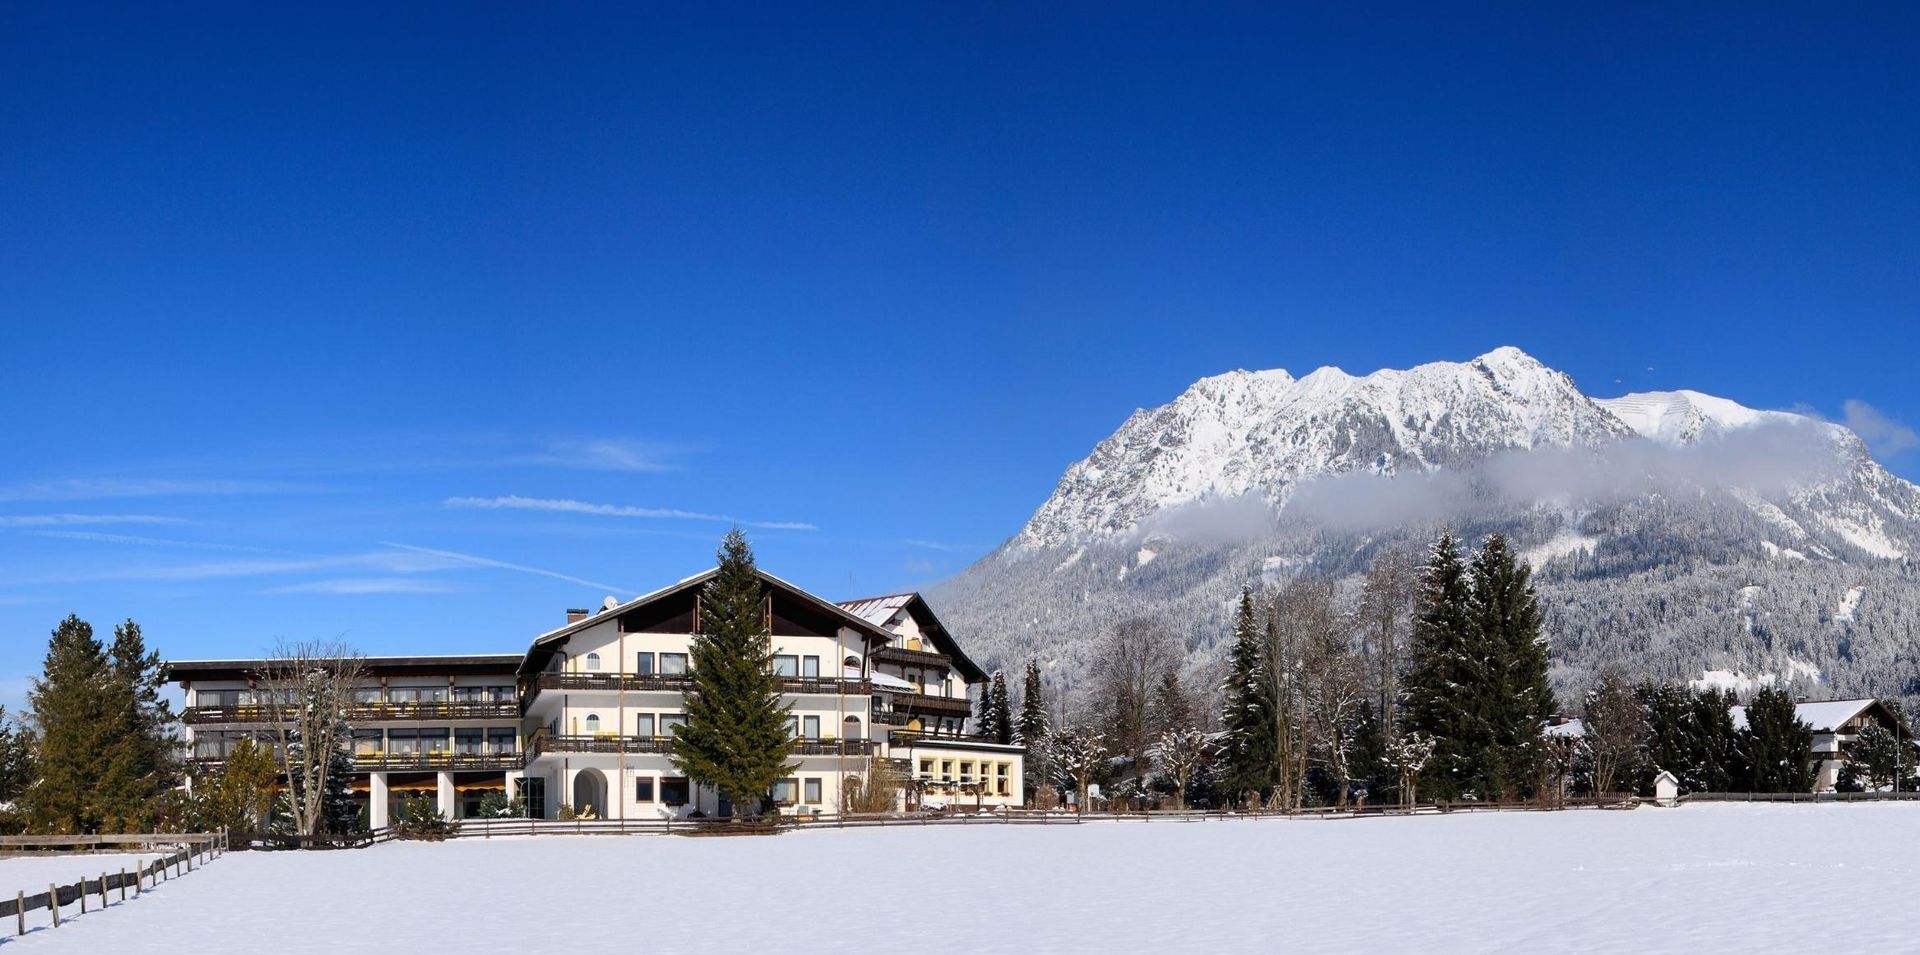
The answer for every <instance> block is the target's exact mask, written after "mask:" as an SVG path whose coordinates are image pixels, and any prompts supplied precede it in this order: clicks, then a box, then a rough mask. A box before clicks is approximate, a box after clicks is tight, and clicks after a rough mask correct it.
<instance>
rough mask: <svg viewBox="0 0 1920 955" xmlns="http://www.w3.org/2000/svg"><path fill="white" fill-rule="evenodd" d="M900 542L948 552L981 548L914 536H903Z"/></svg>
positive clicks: (910, 545)
mask: <svg viewBox="0 0 1920 955" xmlns="http://www.w3.org/2000/svg"><path fill="white" fill-rule="evenodd" d="M900 543H902V544H906V545H907V546H909V547H924V548H926V549H927V550H937V551H945V552H948V553H953V552H957V551H964V550H979V548H978V547H975V546H973V545H972V544H942V543H940V542H939V541H929V540H920V539H918V538H914V537H904V538H901V540H900Z"/></svg>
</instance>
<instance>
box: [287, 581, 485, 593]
mask: <svg viewBox="0 0 1920 955" xmlns="http://www.w3.org/2000/svg"><path fill="white" fill-rule="evenodd" d="M453 589H454V588H453V586H452V585H451V584H447V583H445V582H443V581H438V580H425V579H421V578H418V577H342V578H337V579H332V580H309V581H306V582H304V583H298V584H288V585H286V586H285V587H275V588H273V589H271V590H268V591H266V593H270V594H338V595H348V594H442V593H447V592H448V591H451V590H453Z"/></svg>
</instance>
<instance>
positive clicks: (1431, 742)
mask: <svg viewBox="0 0 1920 955" xmlns="http://www.w3.org/2000/svg"><path fill="white" fill-rule="evenodd" d="M1438 744H1439V741H1438V740H1436V739H1434V738H1433V737H1431V736H1428V735H1427V734H1425V733H1421V732H1413V733H1408V734H1407V735H1405V736H1402V737H1399V738H1397V739H1393V740H1389V741H1388V742H1387V762H1389V763H1392V764H1393V768H1394V769H1395V770H1397V771H1398V772H1399V773H1400V805H1401V806H1403V807H1405V808H1408V809H1412V808H1413V806H1414V803H1415V802H1417V801H1418V800H1419V796H1420V771H1421V770H1423V769H1426V768H1427V761H1428V760H1431V759H1433V750H1434V747H1435V746H1437V745H1438Z"/></svg>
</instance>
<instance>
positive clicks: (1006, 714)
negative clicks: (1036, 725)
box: [980, 670, 1013, 743]
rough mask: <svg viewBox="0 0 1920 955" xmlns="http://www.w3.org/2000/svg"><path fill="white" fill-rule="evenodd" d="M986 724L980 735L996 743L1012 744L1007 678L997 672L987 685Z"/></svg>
mask: <svg viewBox="0 0 1920 955" xmlns="http://www.w3.org/2000/svg"><path fill="white" fill-rule="evenodd" d="M986 700H987V723H986V726H984V727H982V728H981V730H980V735H982V736H985V737H987V738H988V739H991V740H993V741H994V742H996V743H1011V742H1013V702H1012V701H1011V700H1009V699H1008V698H1007V676H1006V674H1005V673H1002V672H1001V671H999V670H995V671H993V681H992V682H991V683H989V684H988V685H987V692H986Z"/></svg>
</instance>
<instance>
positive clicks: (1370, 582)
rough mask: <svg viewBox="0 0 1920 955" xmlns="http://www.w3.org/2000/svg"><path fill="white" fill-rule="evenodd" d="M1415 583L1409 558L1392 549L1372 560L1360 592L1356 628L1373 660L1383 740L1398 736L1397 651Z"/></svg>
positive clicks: (1409, 613)
mask: <svg viewBox="0 0 1920 955" xmlns="http://www.w3.org/2000/svg"><path fill="white" fill-rule="evenodd" d="M1418 582H1419V571H1418V569H1417V568H1416V567H1415V566H1414V563H1413V558H1412V557H1411V556H1409V555H1408V553H1407V552H1406V551H1404V550H1400V549H1398V548H1395V549H1392V550H1387V551H1383V552H1382V553H1381V554H1380V555H1379V556H1378V557H1375V558H1374V559H1373V565H1372V566H1371V567H1368V568H1367V579H1366V583H1365V585H1364V586H1363V587H1362V588H1361V590H1360V611H1359V617H1360V625H1361V630H1362V633H1363V635H1364V639H1365V641H1366V646H1367V650H1368V652H1369V653H1370V654H1371V655H1372V657H1373V671H1374V672H1373V680H1374V691H1375V693H1376V694H1377V695H1376V697H1375V699H1376V701H1377V702H1376V704H1375V705H1376V706H1377V708H1378V709H1377V710H1376V712H1378V713H1379V714H1380V730H1381V733H1382V735H1384V736H1385V737H1386V738H1387V739H1393V738H1395V737H1396V736H1398V735H1399V729H1400V723H1399V716H1398V710H1399V705H1400V649H1401V642H1402V638H1403V635H1404V634H1405V633H1406V632H1407V631H1408V628H1409V625H1410V624H1409V621H1410V620H1411V618H1412V614H1413V596H1414V591H1415V588H1416V585H1417V584H1418Z"/></svg>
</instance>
